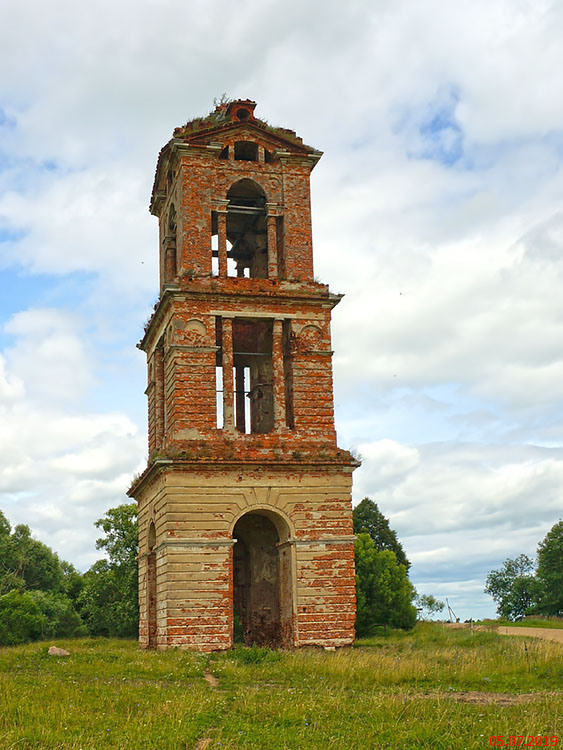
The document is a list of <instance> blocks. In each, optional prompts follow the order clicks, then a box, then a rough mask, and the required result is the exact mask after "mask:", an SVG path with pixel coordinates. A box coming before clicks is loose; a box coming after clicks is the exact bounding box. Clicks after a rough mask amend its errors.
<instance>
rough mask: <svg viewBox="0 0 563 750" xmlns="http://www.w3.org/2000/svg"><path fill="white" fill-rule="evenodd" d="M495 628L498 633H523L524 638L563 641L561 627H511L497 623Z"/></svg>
mask: <svg viewBox="0 0 563 750" xmlns="http://www.w3.org/2000/svg"><path fill="white" fill-rule="evenodd" d="M495 630H496V632H497V633H499V634H500V635H521V636H524V635H525V636H526V638H544V639H545V640H546V641H558V642H559V643H563V628H511V627H506V626H505V625H499V626H498V628H495Z"/></svg>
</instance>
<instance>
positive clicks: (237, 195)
mask: <svg viewBox="0 0 563 750" xmlns="http://www.w3.org/2000/svg"><path fill="white" fill-rule="evenodd" d="M227 198H228V200H229V206H228V209H227V239H228V241H229V242H230V243H231V245H232V247H231V249H230V251H229V252H228V254H227V257H228V258H230V259H231V260H232V261H234V269H233V271H234V272H233V275H236V276H238V277H239V278H240V277H244V276H248V277H249V278H251V279H266V278H268V233H267V226H266V196H265V194H264V191H263V190H262V189H261V188H260V186H259V185H257V184H256V183H255V182H254V181H253V180H249V179H244V180H239V182H236V183H235V184H234V185H233V186H232V187H231V189H230V190H229V192H228V193H227ZM229 275H231V274H230V272H229Z"/></svg>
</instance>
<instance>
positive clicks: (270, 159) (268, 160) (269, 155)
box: [264, 148, 274, 164]
mask: <svg viewBox="0 0 563 750" xmlns="http://www.w3.org/2000/svg"><path fill="white" fill-rule="evenodd" d="M264 161H265V162H266V164H271V163H272V162H273V161H274V157H273V155H272V152H271V151H268V149H267V148H265V149H264Z"/></svg>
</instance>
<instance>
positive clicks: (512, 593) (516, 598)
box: [485, 521, 563, 620]
mask: <svg viewBox="0 0 563 750" xmlns="http://www.w3.org/2000/svg"><path fill="white" fill-rule="evenodd" d="M485 593H486V594H490V595H491V596H492V597H493V599H494V600H495V602H496V603H497V613H498V614H499V615H500V616H501V617H503V618H505V619H507V620H521V619H522V618H523V617H525V616H526V615H547V616H556V617H557V616H559V617H561V616H563V521H558V522H557V523H556V524H554V525H553V526H552V527H551V529H550V530H549V531H548V532H547V534H546V536H545V538H544V539H542V541H541V542H540V543H539V544H538V548H537V560H536V561H535V560H533V559H532V558H531V557H529V556H528V555H525V554H521V555H518V557H515V558H512V559H511V558H508V559H507V560H505V561H504V563H503V566H502V568H500V569H499V570H491V572H490V573H489V574H488V575H487V581H486V586H485Z"/></svg>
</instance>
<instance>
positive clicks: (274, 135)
mask: <svg viewBox="0 0 563 750" xmlns="http://www.w3.org/2000/svg"><path fill="white" fill-rule="evenodd" d="M255 107H256V102H253V101H252V100H251V99H235V100H232V101H230V100H223V99H222V100H221V101H220V102H219V103H218V104H216V107H215V109H214V110H213V111H212V112H210V113H209V114H208V115H207V116H206V117H195V118H193V119H192V120H188V122H187V123H186V124H185V125H182V126H179V127H177V128H174V132H173V136H172V138H171V139H170V140H169V141H168V142H167V143H166V144H165V145H164V146H163V147H162V148H161V150H160V153H159V155H158V160H157V164H156V170H155V178H154V183H153V189H152V193H151V200H150V204H149V211H150V213H151V214H153V215H154V214H155V211H154V208H155V202H156V200H157V198H158V191H157V182H158V175H159V173H160V170H161V169H162V166H163V163H164V161H165V159H166V157H167V156H168V155H169V154H170V152H171V151H172V152H174V151H175V150H176V149H178V148H181V147H182V146H183V147H184V148H186V147H189V146H193V147H195V148H207V147H208V146H209V145H210V144H211V143H212V141H213V136H219V135H228V134H230V132H231V131H235V130H239V129H242V128H244V127H246V128H249V129H251V130H255V131H256V132H257V134H258V135H264V136H266V137H267V138H268V139H269V140H273V141H274V142H277V144H278V145H279V146H282V147H283V146H286V147H289V149H290V150H289V153H288V154H287V157H292V156H293V157H299V156H301V157H306V158H309V159H313V160H314V163H313V167H314V165H315V164H316V162H317V161H318V160H319V159H320V158H321V156H322V155H323V152H322V151H319V149H316V148H314V147H313V146H308V145H307V144H305V143H303V139H302V138H301V137H300V136H298V135H297V134H296V133H295V131H294V130H290V129H289V128H280V127H275V126H272V125H270V124H269V123H268V122H267V121H266V120H261V119H259V118H257V117H255V116H254V108H255ZM243 113H245V114H243ZM279 150H280V152H281V151H282V150H283V149H282V148H280V149H279Z"/></svg>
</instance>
